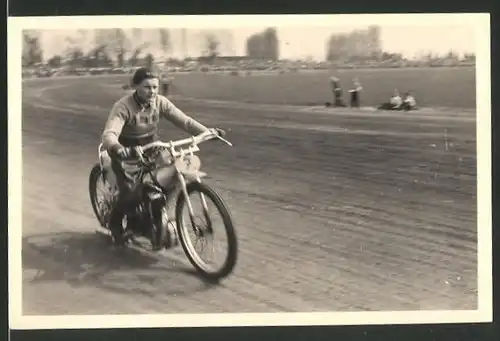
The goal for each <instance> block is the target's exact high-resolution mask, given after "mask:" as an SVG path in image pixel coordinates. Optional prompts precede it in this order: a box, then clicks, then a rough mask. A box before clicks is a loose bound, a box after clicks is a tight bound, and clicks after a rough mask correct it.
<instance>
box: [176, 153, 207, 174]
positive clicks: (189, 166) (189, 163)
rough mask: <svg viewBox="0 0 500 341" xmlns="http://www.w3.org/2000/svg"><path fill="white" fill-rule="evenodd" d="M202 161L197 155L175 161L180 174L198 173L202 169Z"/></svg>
mask: <svg viewBox="0 0 500 341" xmlns="http://www.w3.org/2000/svg"><path fill="white" fill-rule="evenodd" d="M200 166H201V160H200V158H199V157H198V156H196V155H186V156H184V157H180V158H178V159H177V160H175V167H176V168H177V170H178V171H179V172H181V173H182V172H188V173H192V172H196V171H198V170H199V169H200Z"/></svg>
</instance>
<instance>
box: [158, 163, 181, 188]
mask: <svg viewBox="0 0 500 341" xmlns="http://www.w3.org/2000/svg"><path fill="white" fill-rule="evenodd" d="M175 175H176V170H175V167H174V166H173V165H169V166H164V167H160V168H157V169H155V170H154V171H153V172H152V176H153V181H154V182H155V184H156V185H158V186H160V187H161V188H163V189H165V190H167V189H170V188H171V187H172V186H173V185H174V184H175Z"/></svg>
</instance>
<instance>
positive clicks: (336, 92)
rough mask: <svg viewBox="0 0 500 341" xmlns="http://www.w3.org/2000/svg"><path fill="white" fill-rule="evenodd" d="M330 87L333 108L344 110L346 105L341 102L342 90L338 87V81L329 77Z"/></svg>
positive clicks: (333, 77)
mask: <svg viewBox="0 0 500 341" xmlns="http://www.w3.org/2000/svg"><path fill="white" fill-rule="evenodd" d="M330 86H331V87H332V93H333V106H334V107H344V108H345V107H346V105H345V103H344V101H343V100H342V88H341V86H340V79H338V78H337V77H335V76H332V77H330Z"/></svg>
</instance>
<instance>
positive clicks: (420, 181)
mask: <svg viewBox="0 0 500 341" xmlns="http://www.w3.org/2000/svg"><path fill="white" fill-rule="evenodd" d="M118 92H119V87H118V86H117V84H108V83H105V82H102V83H101V82H100V81H95V80H94V81H93V80H80V81H79V80H72V81H68V82H67V83H63V84H62V85H61V83H59V84H57V85H55V84H53V83H52V82H46V83H44V85H43V86H42V85H41V83H38V84H37V85H36V86H33V85H31V84H27V83H25V84H24V89H23V167H24V169H23V267H24V268H23V310H24V314H43V315H49V314H109V313H116V314H120V313H128V314H134V313H180V312H193V313H194V312H274V311H331V310H333V311H355V310H413V309H475V308H476V305H477V273H476V272H477V270H476V268H477V264H476V252H477V250H476V245H477V228H476V187H475V186H476V167H475V164H476V157H475V148H476V145H475V141H476V138H475V124H474V122H473V121H471V120H470V119H464V120H461V119H459V118H457V117H456V116H457V115H456V114H453V115H452V114H450V115H449V116H443V115H442V116H441V119H439V120H436V119H433V117H426V115H423V114H421V115H419V114H418V113H417V114H415V115H413V116H407V117H405V118H404V119H398V118H397V117H394V116H393V117H389V116H387V115H380V117H377V116H376V115H372V114H366V115H365V116H363V113H361V112H357V113H356V114H355V115H348V114H347V113H346V112H342V113H341V114H338V115H332V114H331V113H321V112H319V113H318V112H316V113H311V114H308V113H304V112H300V111H298V110H292V109H283V110H281V111H279V110H264V109H260V110H259V109H258V108H257V107H255V106H251V107H249V106H246V107H245V106H243V105H242V106H240V107H231V106H221V105H210V103H204V102H199V101H190V100H182V99H179V101H176V104H178V105H179V107H181V108H182V109H183V110H185V111H186V112H188V113H189V114H192V115H193V116H195V117H196V118H197V119H200V120H201V121H202V122H204V123H206V124H208V125H212V126H221V127H223V128H226V129H227V130H229V135H228V137H229V139H230V140H231V141H232V142H233V143H234V145H235V147H234V148H233V149H230V148H228V147H227V146H225V145H223V144H217V143H213V144H205V145H203V146H202V152H203V153H202V154H201V157H202V161H203V164H204V168H205V171H207V172H208V173H209V175H211V178H210V179H208V180H207V181H208V182H209V183H210V184H212V185H213V186H214V187H216V188H217V189H218V190H219V191H220V192H221V194H222V195H223V197H224V198H225V199H226V201H227V202H228V204H229V206H230V208H231V210H232V213H233V215H234V218H235V221H236V224H237V229H238V235H239V239H240V248H241V251H240V257H239V262H238V265H237V268H236V271H235V273H234V275H233V276H232V277H230V278H228V279H227V280H226V281H224V282H223V283H222V285H220V286H218V287H211V286H207V285H205V284H204V283H202V282H201V281H200V280H199V279H198V278H197V277H196V276H195V275H194V273H193V272H192V267H191V266H190V265H188V264H187V262H186V260H185V257H184V256H183V255H182V253H181V251H180V250H173V251H170V252H169V253H170V255H169V256H168V258H167V259H166V260H164V259H161V258H160V260H161V261H158V260H157V258H152V257H147V256H145V255H143V254H136V253H133V252H130V253H129V254H127V255H126V256H123V255H122V256H119V255H116V254H113V253H112V252H111V250H109V248H108V247H107V245H106V244H105V243H104V241H102V240H101V239H99V238H98V237H97V236H95V235H94V234H93V230H94V228H95V226H96V224H97V223H96V220H95V218H94V216H93V213H92V211H91V206H90V202H89V199H88V192H87V190H88V174H89V171H90V168H91V167H92V165H93V164H94V163H95V162H96V149H97V143H98V139H99V136H100V133H101V131H102V127H103V124H104V121H105V119H106V116H107V109H108V108H109V107H110V105H111V103H112V101H113V98H116V97H117V96H118ZM447 117H448V118H447ZM163 127H164V128H163V129H162V132H161V134H162V135H163V136H165V137H166V136H168V137H169V138H177V137H181V136H183V135H181V134H179V132H176V131H175V130H174V129H172V128H171V127H169V126H168V125H167V124H164V125H163ZM121 257H125V259H121Z"/></svg>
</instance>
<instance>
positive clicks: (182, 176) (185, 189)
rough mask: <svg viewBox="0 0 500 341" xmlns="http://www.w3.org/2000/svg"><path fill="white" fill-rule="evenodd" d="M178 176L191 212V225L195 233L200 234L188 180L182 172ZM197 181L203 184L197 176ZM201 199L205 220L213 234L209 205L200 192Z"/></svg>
mask: <svg viewBox="0 0 500 341" xmlns="http://www.w3.org/2000/svg"><path fill="white" fill-rule="evenodd" d="M177 176H178V178H179V182H180V183H181V189H182V193H183V194H184V198H185V199H186V204H187V207H188V211H189V218H190V220H191V225H192V226H193V228H194V230H195V233H199V232H201V231H199V228H198V226H197V225H196V222H195V213H194V210H193V205H192V203H191V200H190V199H189V193H188V191H187V183H186V179H185V177H184V175H183V174H182V173H181V172H177ZM195 180H196V181H197V182H201V179H200V177H199V176H196V177H195ZM200 199H201V204H202V207H203V215H204V218H205V220H206V222H207V229H208V230H209V231H210V232H211V230H212V222H211V220H210V216H209V214H208V205H207V201H206V199H205V196H204V195H203V193H201V192H200Z"/></svg>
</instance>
